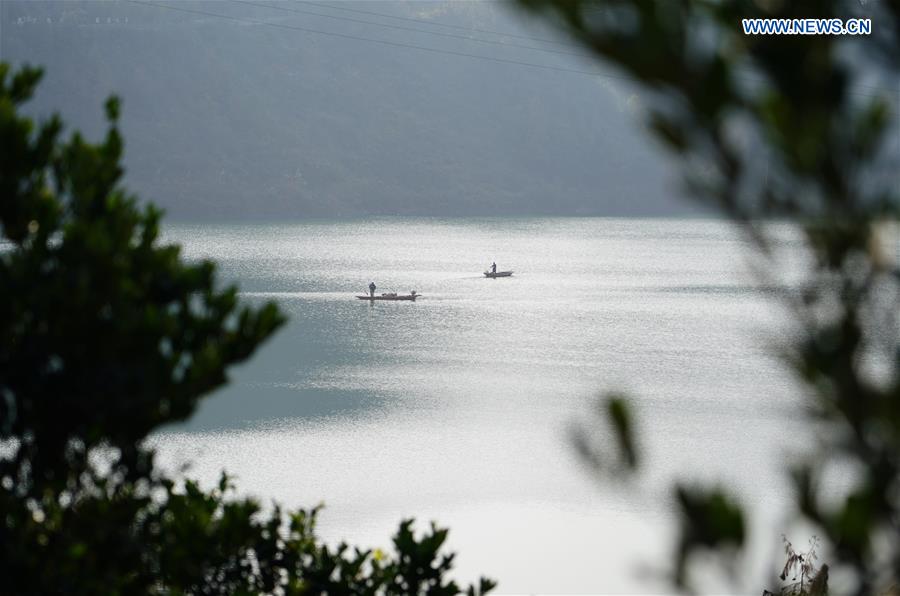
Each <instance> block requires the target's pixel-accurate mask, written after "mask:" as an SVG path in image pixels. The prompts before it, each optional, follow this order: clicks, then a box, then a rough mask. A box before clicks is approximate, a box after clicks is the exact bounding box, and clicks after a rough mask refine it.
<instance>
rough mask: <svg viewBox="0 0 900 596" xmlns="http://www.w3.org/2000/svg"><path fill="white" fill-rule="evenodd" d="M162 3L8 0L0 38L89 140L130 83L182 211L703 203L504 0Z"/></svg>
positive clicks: (135, 149)
mask: <svg viewBox="0 0 900 596" xmlns="http://www.w3.org/2000/svg"><path fill="white" fill-rule="evenodd" d="M151 4H152V5H151ZM151 4H146V3H132V2H124V1H123V2H80V1H67V2H16V1H7V0H4V1H3V2H0V27H2V28H0V52H2V59H3V60H6V61H11V62H13V63H21V62H25V61H27V62H30V63H33V64H39V65H42V66H45V67H46V78H45V82H44V83H43V84H42V85H41V86H40V89H39V93H38V96H37V98H36V99H35V101H34V102H33V103H32V104H31V106H30V109H31V110H32V111H33V112H35V113H40V114H46V113H49V112H50V111H52V110H58V111H60V112H62V114H63V116H64V117H65V120H66V121H67V122H68V123H69V125H70V126H72V127H77V128H80V129H82V130H84V131H85V132H87V133H88V134H89V135H91V136H92V137H94V138H96V136H97V135H99V134H100V132H101V131H102V130H103V129H102V126H101V125H102V102H103V100H104V98H105V97H106V96H107V95H108V94H110V93H113V92H114V93H117V94H118V95H120V96H121V98H122V99H123V103H124V106H123V108H124V111H123V117H122V129H123V131H124V135H125V139H126V160H125V161H126V164H127V168H128V171H127V178H126V182H127V184H128V186H129V188H130V189H131V190H133V191H135V192H137V193H138V194H139V195H140V196H141V197H142V198H146V199H150V200H152V201H154V202H156V203H157V204H158V205H161V206H163V207H165V209H166V210H167V212H168V214H169V217H170V218H171V219H186V220H198V219H200V220H207V219H209V220H250V219H259V220H266V219H269V220H271V219H280V218H295V219H299V218H305V217H326V218H329V217H358V216H365V215H439V216H447V215H451V216H455V215H460V216H464V215H531V214H551V215H609V216H620V215H628V216H666V215H685V214H692V213H696V212H697V210H696V208H695V207H694V206H692V205H690V204H689V203H686V202H685V201H684V200H677V199H675V198H674V197H675V196H676V195H677V194H678V188H679V185H678V182H677V180H678V179H677V176H676V175H675V174H673V173H672V168H671V166H670V165H668V164H667V163H666V161H665V159H664V158H663V156H662V154H661V153H660V152H659V151H658V150H657V149H656V147H654V146H653V143H652V141H651V140H649V138H648V137H647V136H646V135H645V134H644V132H643V131H642V130H641V129H640V126H639V124H638V118H637V117H636V111H637V110H636V108H637V106H639V104H640V101H641V100H640V98H639V97H638V96H637V95H635V94H634V92H633V90H632V89H631V88H629V86H628V85H627V84H626V83H624V82H623V81H621V80H620V79H616V78H614V76H613V77H611V76H591V75H587V74H579V73H575V72H569V71H570V70H578V71H588V72H590V71H598V70H599V69H600V68H601V67H600V66H599V65H598V64H597V63H596V62H595V61H593V60H591V59H587V58H584V57H580V56H579V54H583V53H584V50H582V49H580V48H578V47H574V46H572V45H569V44H568V43H567V42H565V41H563V40H562V38H561V37H559V36H558V35H557V34H556V33H555V32H554V31H552V30H550V29H548V28H547V27H546V26H540V25H539V24H537V23H535V22H532V21H531V20H529V19H528V18H527V17H526V16H525V15H522V14H518V13H515V12H513V11H512V10H511V9H510V8H509V7H508V6H505V5H503V4H501V3H499V2H338V3H312V2H287V1H280V2H279V1H274V0H273V1H272V2H266V3H255V4H249V3H244V2H235V1H227V0H221V1H205V2H188V1H179V2H169V3H161V2H152V3H151ZM273 7H274V8H273ZM299 11H303V12H302V13H301V12H299ZM201 13H203V14H201ZM311 13H315V15H314V14H311ZM213 15H223V16H225V17H228V18H223V17H222V16H213ZM317 15H321V16H317ZM324 15H328V16H324ZM386 15H389V16H392V17H393V18H389V16H386ZM379 25H380V26H379ZM476 30H480V31H476ZM488 32H502V33H505V34H506V35H497V34H494V33H488ZM360 38H366V39H367V40H378V41H381V42H386V43H376V42H374V41H364V40H362V39H360ZM467 38H477V39H480V40H483V42H476V41H474V39H467ZM548 40H549V41H548ZM554 40H556V41H555V42H554ZM487 42H490V43H487ZM391 44H394V45H391ZM413 46H415V47H413ZM421 48H429V49H431V50H434V51H428V50H424V49H421ZM531 48H538V49H531ZM539 50H541V51H539ZM458 54H471V55H477V56H480V57H481V58H473V57H468V56H462V55H458ZM573 54H574V55H573ZM504 61H505V62H504ZM511 62H525V63H530V64H534V65H542V66H544V67H549V68H537V67H534V66H523V65H519V64H512V63H511ZM608 74H613V73H608Z"/></svg>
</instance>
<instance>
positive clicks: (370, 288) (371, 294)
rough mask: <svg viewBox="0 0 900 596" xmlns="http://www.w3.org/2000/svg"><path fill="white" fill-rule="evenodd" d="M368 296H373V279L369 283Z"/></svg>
mask: <svg viewBox="0 0 900 596" xmlns="http://www.w3.org/2000/svg"><path fill="white" fill-rule="evenodd" d="M369 296H371V297H372V298H374V297H375V282H374V281H373V282H370V283H369Z"/></svg>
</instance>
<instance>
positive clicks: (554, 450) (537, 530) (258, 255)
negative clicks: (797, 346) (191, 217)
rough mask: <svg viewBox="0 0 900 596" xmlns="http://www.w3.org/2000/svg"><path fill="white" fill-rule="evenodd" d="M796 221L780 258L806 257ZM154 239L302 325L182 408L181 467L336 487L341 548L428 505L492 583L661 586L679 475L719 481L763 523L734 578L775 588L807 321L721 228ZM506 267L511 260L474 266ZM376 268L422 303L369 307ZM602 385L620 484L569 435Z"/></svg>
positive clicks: (253, 229) (305, 486) (273, 494)
mask: <svg viewBox="0 0 900 596" xmlns="http://www.w3.org/2000/svg"><path fill="white" fill-rule="evenodd" d="M783 232H784V233H781V234H779V249H780V250H783V251H784V254H785V258H786V259H787V257H792V256H796V255H799V254H800V253H801V252H802V251H800V250H799V244H797V240H796V239H795V238H793V236H792V235H791V234H790V233H789V230H785V231H783ZM164 236H165V239H166V240H168V241H174V242H178V243H180V244H182V245H183V247H184V254H185V255H186V256H187V257H188V258H190V259H197V258H209V259H213V260H215V261H216V262H217V263H218V265H219V270H220V273H221V277H222V279H223V280H226V281H230V282H235V283H237V284H238V285H239V286H240V290H241V296H242V299H243V300H245V301H246V302H248V303H259V302H261V301H265V300H273V301H275V302H277V303H278V305H279V307H280V308H281V309H282V310H283V311H284V312H285V313H286V314H287V315H288V316H289V317H290V321H289V323H288V324H287V325H286V326H285V327H284V328H282V329H281V330H280V331H279V332H278V333H277V334H276V336H275V337H274V338H273V339H272V340H270V341H269V342H268V343H267V344H266V345H265V346H264V347H263V348H262V349H260V350H259V352H258V353H257V354H256V355H255V357H254V358H253V359H252V360H251V361H249V362H248V363H246V364H244V365H242V366H240V367H238V368H237V369H235V370H234V371H233V374H232V382H231V384H230V385H228V386H227V387H226V388H224V389H222V390H220V391H218V392H216V393H215V394H214V395H213V396H211V397H210V398H209V399H207V400H206V401H205V402H203V404H202V405H201V407H200V408H199V410H198V411H197V413H196V414H195V415H194V417H193V418H192V419H191V420H190V421H188V422H186V423H185V424H183V425H180V426H177V427H170V428H168V429H165V430H164V431H163V432H161V433H158V434H157V435H155V436H154V437H153V439H152V443H153V444H155V445H156V446H157V447H158V448H159V449H160V451H161V457H162V460H163V461H164V462H166V464H167V465H171V466H175V465H180V464H182V463H186V462H191V464H192V465H191V468H190V471H189V474H190V475H193V476H195V477H198V478H200V479H201V480H202V481H203V482H204V483H205V484H212V483H213V482H214V481H215V480H216V479H217V478H218V475H219V473H220V471H221V470H222V469H225V470H227V471H228V472H229V473H231V474H233V475H235V476H236V477H237V483H238V486H239V488H240V490H241V491H242V492H244V493H249V494H253V495H256V496H258V497H260V498H261V499H262V500H263V501H264V502H266V503H270V502H271V501H272V500H273V499H274V500H277V501H280V502H282V503H284V504H286V505H289V506H294V507H300V506H303V507H310V506H313V505H315V504H317V503H319V502H324V503H325V504H326V508H325V510H324V512H323V513H322V515H321V518H320V525H321V534H322V536H323V537H324V538H325V539H327V540H329V541H337V540H340V539H346V540H349V541H351V542H353V543H358V544H361V545H364V546H371V547H375V546H380V547H385V546H388V545H389V536H390V535H391V533H392V532H393V530H394V529H395V528H396V526H397V523H398V522H399V521H400V520H401V519H403V518H406V517H415V518H417V519H418V520H419V521H420V523H422V524H425V523H427V522H428V521H430V520H435V521H437V522H438V523H439V524H440V525H443V526H449V527H450V528H451V533H450V546H451V547H452V548H454V549H456V550H458V552H459V554H458V558H457V571H456V573H455V576H456V577H458V578H460V579H466V580H468V579H471V578H474V577H475V576H477V575H478V574H482V573H483V574H485V575H488V576H491V577H493V578H496V579H498V580H499V582H500V586H499V591H500V592H501V593H507V592H515V593H521V592H528V593H536V592H553V593H566V592H569V593H572V592H578V593H584V592H658V591H660V590H664V589H665V587H666V584H665V583H664V580H663V579H662V577H661V573H662V572H663V571H664V565H665V564H667V563H668V562H669V559H668V558H667V557H668V555H669V553H670V552H671V549H672V537H673V534H674V528H675V523H676V521H677V518H676V517H675V516H674V513H673V511H672V510H671V509H670V504H671V501H672V498H671V496H672V491H671V484H672V482H673V480H674V479H676V478H678V479H684V480H688V481H697V482H703V483H709V484H711V483H715V482H722V483H727V484H729V485H730V486H732V487H734V489H735V491H737V492H738V493H739V496H740V499H741V500H742V502H743V503H744V504H745V505H746V507H747V508H748V509H749V510H750V511H752V512H753V513H754V514H755V515H756V519H757V522H756V525H755V526H754V528H753V530H754V531H753V533H752V535H751V543H752V548H751V552H750V555H749V556H748V558H747V559H746V561H745V566H744V568H745V569H747V570H748V571H749V575H750V576H755V577H752V579H749V580H746V579H745V580H742V581H745V582H747V583H745V584H739V585H741V586H742V589H746V590H747V591H751V592H756V593H758V592H761V591H762V587H763V586H761V585H759V581H760V577H761V574H763V573H765V572H768V571H771V570H772V569H773V568H774V567H773V566H774V565H777V564H778V562H779V559H778V556H779V551H780V544H781V532H783V531H787V530H788V529H789V528H788V527H787V526H786V521H785V519H784V517H783V512H782V508H783V505H784V503H786V502H787V501H788V499H789V498H790V492H789V490H788V488H787V484H786V479H785V476H784V473H783V464H784V461H785V457H786V456H787V455H789V454H790V453H791V452H793V451H795V450H796V449H797V447H798V445H799V444H800V441H801V439H802V437H800V427H801V426H802V425H798V424H797V422H798V420H799V419H800V411H799V409H798V407H797V403H798V395H799V390H798V388H797V387H796V385H795V383H794V382H793V381H792V379H791V377H790V375H789V374H788V372H787V371H786V370H785V368H784V366H783V365H782V364H781V363H780V362H779V361H778V360H777V359H775V358H774V357H773V347H774V346H776V345H777V344H778V343H779V342H784V341H786V340H789V339H790V336H791V333H792V331H791V329H790V327H789V326H788V325H787V323H786V322H785V317H783V316H781V315H779V314H778V313H779V312H780V311H779V308H778V304H777V299H776V296H775V293H774V292H773V291H772V290H771V289H766V288H767V286H760V285H759V284H758V283H757V282H756V281H755V279H754V276H753V275H752V274H751V269H750V267H749V264H750V263H752V260H751V256H752V255H753V249H752V245H751V244H750V243H749V242H748V241H747V240H746V239H744V238H743V237H742V235H741V234H740V233H739V232H738V231H736V229H735V228H734V227H733V226H731V225H730V224H727V223H724V222H720V221H707V220H629V219H602V218H551V219H538V218H534V219H529V218H525V219H369V220H356V221H342V222H328V221H322V222H310V223H272V224H235V225H210V224H203V225H189V224H169V225H168V226H167V227H166V228H165V233H164ZM798 258H799V257H798ZM492 261H496V263H497V265H498V269H499V270H506V269H511V270H513V271H514V272H515V274H514V275H513V276H512V277H510V278H505V279H486V278H484V277H483V276H482V274H481V272H482V271H484V270H485V269H486V268H487V267H488V266H489V265H490V264H491V262H492ZM792 269H793V265H786V266H785V271H788V272H789V271H790V270H792ZM782 277H783V278H788V277H790V275H789V274H788V275H786V276H782ZM370 281H374V282H375V283H376V284H377V286H378V290H377V291H376V293H381V292H393V291H396V292H401V293H406V292H408V291H410V290H413V289H414V290H416V291H417V292H419V293H420V294H421V295H422V296H421V298H419V299H418V300H417V301H416V302H415V303H410V302H378V303H375V304H370V303H368V302H367V301H360V300H356V299H355V298H354V294H362V293H365V292H366V287H367V286H368V284H369V282H370ZM609 391H621V392H626V393H628V394H629V395H630V396H631V398H632V401H633V404H634V407H635V410H636V414H637V416H638V423H639V428H640V431H641V432H640V439H641V446H642V456H643V461H644V466H643V468H642V471H641V473H640V474H639V475H638V476H637V477H635V478H632V479H631V480H630V481H629V482H628V483H627V484H623V483H621V482H619V481H617V480H616V479H614V478H611V477H609V476H598V475H596V474H593V473H592V472H591V470H590V469H589V466H587V465H586V464H585V463H584V462H583V461H582V460H581V458H579V456H578V455H577V453H576V451H575V449H574V448H573V444H572V440H571V436H572V432H573V429H575V428H585V429H589V430H590V432H591V433H592V436H594V437H596V438H597V440H598V441H601V442H602V441H604V440H608V439H609V438H610V433H609V428H608V427H607V426H606V424H605V422H604V421H602V420H600V419H599V418H597V417H596V415H595V413H596V411H597V406H596V403H597V399H598V397H599V396H601V395H603V394H605V393H606V392H609ZM805 543H806V537H805V536H802V535H801V536H798V537H797V538H796V539H795V544H801V545H802V544H805ZM773 561H774V562H773ZM701 580H702V585H703V587H704V589H706V590H715V589H720V588H721V587H722V584H721V583H719V582H720V580H719V578H717V577H715V576H711V577H704V578H701ZM754 582H755V583H754Z"/></svg>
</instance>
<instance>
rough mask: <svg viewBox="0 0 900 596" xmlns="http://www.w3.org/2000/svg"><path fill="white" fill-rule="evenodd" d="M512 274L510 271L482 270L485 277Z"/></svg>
mask: <svg viewBox="0 0 900 596" xmlns="http://www.w3.org/2000/svg"><path fill="white" fill-rule="evenodd" d="M512 274H513V272H512V271H497V272H496V273H492V272H490V271H485V272H484V276H485V277H509V276H510V275H512Z"/></svg>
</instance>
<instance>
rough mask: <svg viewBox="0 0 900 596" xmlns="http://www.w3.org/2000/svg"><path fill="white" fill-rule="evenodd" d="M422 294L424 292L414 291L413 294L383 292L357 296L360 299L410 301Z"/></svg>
mask: <svg viewBox="0 0 900 596" xmlns="http://www.w3.org/2000/svg"><path fill="white" fill-rule="evenodd" d="M421 295H422V294H418V293H416V292H413V293H411V294H397V293H390V294H381V295H380V296H359V295H357V296H356V297H357V298H358V299H360V300H408V301H410V302H415V300H416V298H418V297H419V296H421Z"/></svg>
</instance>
